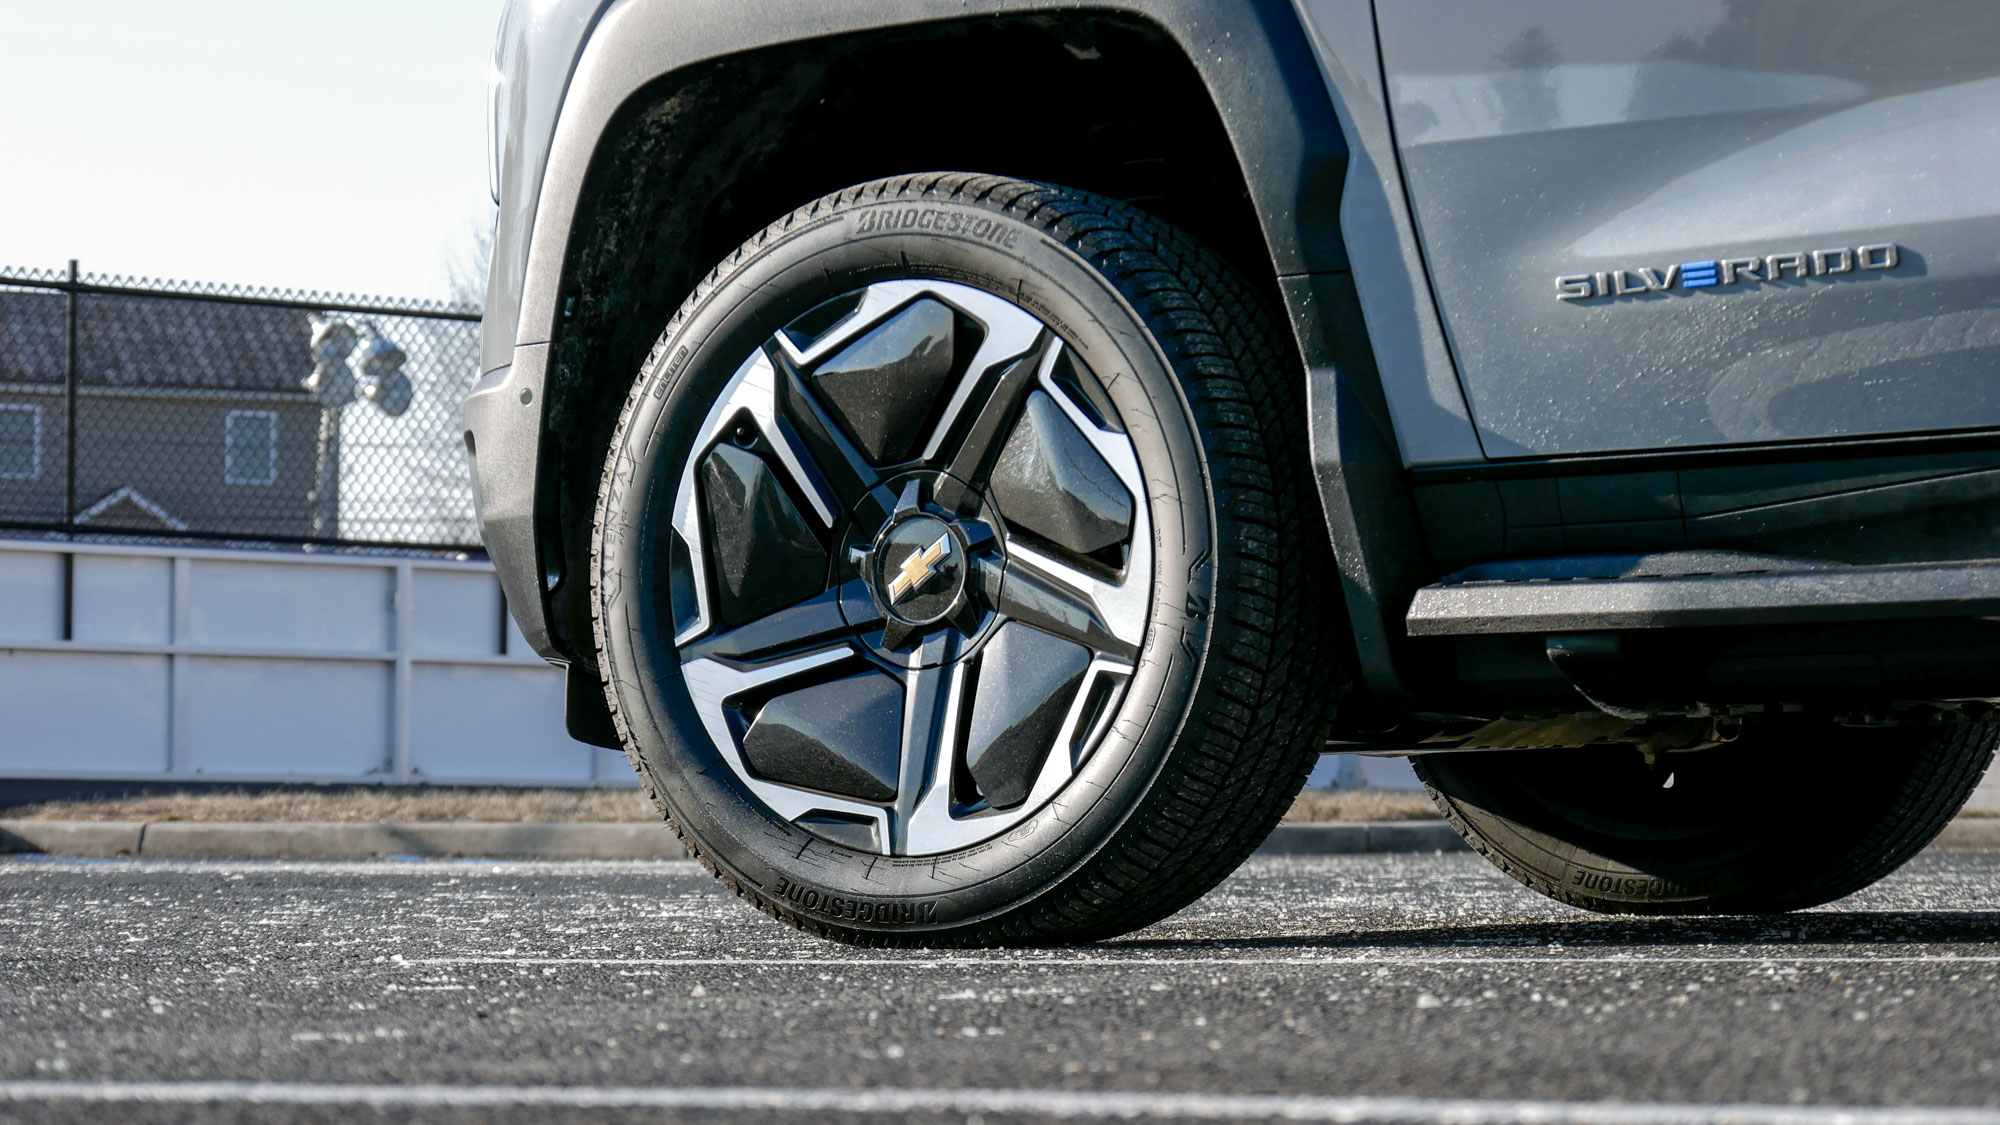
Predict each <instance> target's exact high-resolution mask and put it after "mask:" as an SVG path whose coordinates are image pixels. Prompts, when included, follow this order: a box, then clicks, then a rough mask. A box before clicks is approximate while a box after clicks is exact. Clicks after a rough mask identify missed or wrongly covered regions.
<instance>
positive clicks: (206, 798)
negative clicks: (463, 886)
mask: <svg viewBox="0 0 2000 1125" xmlns="http://www.w3.org/2000/svg"><path fill="white" fill-rule="evenodd" d="M658 815H659V814H658V813H656V812H655V811H654V810H653V806H652V803H651V802H649V801H647V800H646V798H645V797H643V796H641V795H640V794H639V792H638V791H637V790H634V789H452V788H442V787H439V788H417V789H387V788H372V787H354V788H327V789H321V788H314V789H282V790H273V791H267V792H257V793H251V792H244V791H242V790H202V791H195V792H184V793H160V794H154V795H150V796H141V797H107V798H102V799H85V800H72V801H45V802H42V803H40V804H33V805H20V806H16V807H12V808H4V807H0V817H7V818H19V819H26V820H143V821H160V820H194V821H209V822H215V821H305V820H339V821H360V822H371V823H372V822H375V821H427V820H429V821H437V820H452V821H487V822H495V821H499V822H508V823H518V822H521V821H651V820H654V819H656V818H657V817H658ZM1436 816H1437V810H1435V809H1434V808H1432V807H1431V803H1430V801H1429V799H1427V798H1426V797H1425V796H1424V795H1423V794H1422V793H1411V792H1406V791H1401V790H1386V789H1363V790H1357V791H1353V792H1338V791H1334V790H1327V789H1308V790H1306V791H1305V792H1304V793H1301V794H1299V799H1298V800H1297V801H1296V802H1294V803H1293V805H1292V808H1291V811H1290V812H1288V813H1286V814H1285V819H1286V820H1292V821H1329V820H1430V819H1433V818H1435V817H1436Z"/></svg>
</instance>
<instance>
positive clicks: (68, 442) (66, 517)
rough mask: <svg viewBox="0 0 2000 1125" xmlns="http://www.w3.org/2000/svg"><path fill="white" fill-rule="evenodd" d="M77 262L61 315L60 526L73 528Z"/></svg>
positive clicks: (73, 262)
mask: <svg viewBox="0 0 2000 1125" xmlns="http://www.w3.org/2000/svg"><path fill="white" fill-rule="evenodd" d="M79 280H80V275H79V274H78V273H77V269H76V259H75V258H71V259H70V260H69V290H68V298H69V299H68V300H67V301H65V302H64V304H65V306H66V307H65V309H64V315H63V351H64V358H63V444H64V446H65V457H64V461H63V465H64V468H63V518H62V522H63V526H64V527H66V528H69V529H71V530H74V529H75V528H76V286H77V282H78V281H79Z"/></svg>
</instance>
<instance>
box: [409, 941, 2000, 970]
mask: <svg viewBox="0 0 2000 1125" xmlns="http://www.w3.org/2000/svg"><path fill="white" fill-rule="evenodd" d="M1912 944H1916V943H1912ZM1818 962H1824V963H1827V964H1836V965H1851V964H1867V965H2000V955H1992V956H1989V955H1968V956H1961V955H1956V954H1949V953H1941V954H1888V955H1883V956H1870V955H1868V954H1861V953H1832V954H1815V953H1784V954H1770V955H1764V956H1741V957H1733V956H1717V957H1653V956H1647V955H1645V954H1630V953H1607V954H1597V955H1591V956H1568V955H1564V956H1537V955H1535V954H1533V953H1532V952H1527V953H1523V954H1522V955H1520V956H1515V957H1494V956H1467V957H1439V956H1428V955H1426V956H1402V955H1399V954H1395V953H1381V954H1369V955H1366V956H1361V955H1357V956H1352V957H979V958H927V959H914V958H913V959H910V960H891V959H888V958H879V957H877V958H869V957H405V958H403V959H401V960H392V961H389V962H387V964H389V965H392V966H394V965H408V966H420V967H426V968H435V967H439V966H448V965H461V966H472V965H518V966H521V967H524V968H527V967H545V966H560V965H575V966H579V967H582V968H615V969H651V968H674V967H680V966H685V967H690V968H737V967H746V966H747V967H758V966H770V967H772V968H820V967H825V966H829V965H832V966H839V967H841V968H855V969H864V968H885V969H976V968H980V967H982V966H984V967H994V968H1007V969H1039V968H1072V967H1073V968H1100V969H1101V968H1151V967H1160V968H1176V967H1180V968H1185V967H1193V968H1202V967H1206V966H1215V965H1285V966H1299V965H1305V966H1310V965H1330V966H1341V965H1361V966H1376V965H1542V964H1547V965H1606V964H1609V965H1620V966H1647V965H1790V964H1805V963H1818Z"/></svg>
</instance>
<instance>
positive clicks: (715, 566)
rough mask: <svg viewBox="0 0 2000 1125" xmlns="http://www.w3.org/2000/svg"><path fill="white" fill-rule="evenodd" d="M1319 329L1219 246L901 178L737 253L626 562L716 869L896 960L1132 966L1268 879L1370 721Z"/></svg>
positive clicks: (599, 542) (666, 338) (656, 723)
mask: <svg viewBox="0 0 2000 1125" xmlns="http://www.w3.org/2000/svg"><path fill="white" fill-rule="evenodd" d="M1283 339H1284V337H1283V335H1282V334H1281V332H1280V331H1279V329H1278V328H1277V326H1276V324H1275V323H1274V321H1273V319H1272V318H1271V317H1270V315H1269V314H1268V312H1267V311H1266V309H1265V308H1264V307H1263V304H1262V302H1261V301H1259V300H1258V299H1257V297H1256V296H1255V295H1254V294H1253V293H1252V291H1251V290H1250V289H1249V288H1248V286H1246V285H1245V284H1244V283H1243V282H1242V281H1241V280H1240V279H1239V278H1237V277H1236V276H1234V275H1233V274H1232V273H1231V272H1230V271H1229V270H1228V268H1227V267H1226V266H1224V265H1223V264H1222V263H1221V261H1220V260H1219V259H1217V258H1216V257H1215V256H1214V255H1212V254H1210V253H1209V252H1208V251H1206V250H1205V249H1203V248H1202V247H1200V246H1199V245H1197V244H1196V243H1195V242H1193V241H1192V240H1191V239H1189V238H1188V237H1187V236H1186V235H1184V234H1181V233H1180V232H1178V231H1176V230H1174V229H1173V228H1171V227H1169V226H1167V225H1166V224H1165V223H1163V222H1161V221H1160V220H1158V219H1157V218H1154V217H1152V216H1150V215H1147V214H1146V213H1144V212H1141V211H1139V210H1136V209H1134V208H1131V207H1128V206H1124V205H1122V204H1118V203H1115V202H1113V201H1110V200H1107V199H1103V198H1099V197H1096V196H1092V195H1088V194H1086V193H1083V192H1079V191H1075V190H1071V189H1067V188H1062V187H1058V186H1055V185H1050V184H1041V183H1032V182H1026V181H1020V180H1009V179H1003V178H998V177H990V176H975V175H968V174H930V175H924V176H916V177H907V178H898V179H893V180H885V181H878V182H875V183H870V184H864V185H861V186H859V187H855V188H851V189H848V190H846V191H843V192H840V193H838V194H836V195H833V196H829V197H827V198H825V199H822V200H820V201H818V202H816V203H814V204H811V205H809V206H807V207H804V208H801V209H800V210H798V211H797V212H794V213H793V214H792V215H790V216H788V217H786V218H784V219H781V220H780V221H778V222H777V223H775V224H773V225H772V226H770V227H769V228H767V229H766V230H764V231H763V232H762V233H760V234H758V235H757V236H755V237H754V238H752V239H751V240H750V241H749V242H748V243H746V244H745V245H744V246H743V247H741V248H740V249H738V250H737V251H736V252H734V253H732V254H731V255H730V256H729V257H728V258H726V259H724V260H723V261H722V262H721V263H720V264H719V265H718V266H717V267H716V268H715V270H714V272H713V273H712V274H710V275H709V277H708V278H706V279H705V280H703V281H702V282H701V283H700V284H699V285H698V286H697V288H696V289H695V291H694V293H693V294H692V295H691V296H690V297H689V299H688V301H687V303H686V304H685V305H684V306H683V307H682V309H681V310H680V312H679V313H677V314H676V315H675V317H674V318H673V320H672V322H670V323H669V324H668V325H667V326H666V331H665V334H664V335H662V336H661V338H660V340H659V343H658V344H657V345H656V346H655V348H654V350H653V353H652V356H651V358H650V359H649V360H648V361H647V363H646V365H645V367H644V369H643V370H642V371H641V372H640V373H639V377H638V379H637V381H636V383H635V385H634V387H633V390H632V395H631V398H630V399H629V401H628V403H627V405H626V408H625V412H624V414H623V416H622V417H621V419H620V421H619V423H618V428H617V432H616V435H615V437H614V439H613V446H612V449H611V451H610V457H609V459H608V462H607V464H606V467H605V476H604V482H603V485H602V489H601V492H600V498H599V507H598V512H597V529H596V535H595V538H594V542H593V549H594V563H593V574H592V577H593V581H594V585H595V594H596V597H595V607H594V608H595V610H596V630H597V643H598V656H599V661H600V667H601V669H602V671H603V675H604V677H605V681H606V694H607V698H608V699H609V702H610V705H611V709H612V713H613V717H614V719H615V720H616V722H617V726H618V730H619V733H620V736H621V738H622V739H623V741H624V743H625V746H626V747H627V751H628V753H629V755H630V756H631V758H632V761H633V764H634V765H635V766H636V767H637V769H638V771H639V774H640V777H641V779H642V781H643V782H644V784H645V786H646V788H647V789H648V791H649V792H650V793H651V794H652V796H653V797H654V799H655V800H656V801H657V802H658V803H659V804H660V806H661V808H662V809H663V810H664V811H665V812H666V814H667V817H668V819H669V821H670V822H671V823H672V825H673V827H674V828H675V830H676V831H677V832H678V833H679V834H680V836H681V838H682V839H683V840H684V841H685V842H686V844H687V846H688V848H689V850H690V851H691V852H692V853H693V854H694V855H695V856H696V857H698V858H699V859H700V860H701V861H702V862H703V863H704V864H706V865H707V866H708V867H709V869H710V870H711V871H713V872H714V873H715V874H716V875H717V876H719V877H720V878H721V879H722V880H723V882H724V883H725V884H727V885H728V886H729V887H730V888H731V889H733V890H734V891H736V892H737V893H738V894H740V895H741V896H743V897H744V898H746V899H748V900H749V901H750V902H752V903H754V904H755V905H756V906H758V907H759V908H761V909H762V910H764V911H766V912H768V913H770V914H771V915H773V916H774V917H777V918H779V919H781V920H783V921H786V922H789V923H791V924H792V925H795V926H798V927H799V928H801V929H805V930H808V931H811V932H813V933H817V934H820V935H823V936H826V937H830V938H835V939H838V940H841V941H847V942H854V943H859V944H869V945H993V944H1002V943H1039V942H1049V941H1075V940H1089V939H1095V938H1101V937H1106V936H1110V935H1115V934H1118V933H1122V932H1125V931H1127V930H1131V929H1134V928H1137V927H1139V926H1143V925H1146V924H1148V923H1151V922H1153V921H1156V920H1158V919H1160V918H1162V917H1165V916H1166V915H1168V914H1170V913H1172V912H1174V911H1176V910H1178V909H1180V908H1181V907H1182V906H1185V905H1186V904H1187V903H1189V902H1191V901H1193V900H1194V899H1195V898H1197V897H1199V896H1200V895H1201V894H1203V893H1205V892H1206V891H1207V890H1208V889H1209V888H1210V887H1212V886H1213V885H1214V884H1215V883H1216V882H1217V881H1219V880H1220V879H1222V878H1223V877H1224V876H1225V875H1227V874H1228V873H1229V872H1230V871H1231V870H1233V869H1234V868H1235V867H1236V866H1237V864H1239V863H1240V862H1241V861H1242V860H1243V859H1244V858H1245V857H1246V856H1248V855H1249V854H1250V852H1251V851H1252V850H1253V849H1254V848H1255V847H1256V846H1257V844H1258V843H1260V842H1261V841H1262V840H1263V839H1264V837H1265V836H1266V835H1267V834H1268V833H1269V832H1270V830H1271V828H1272V827H1273V826H1274V825H1275V824H1276V822H1277V821H1278V819H1279V817H1280V816H1281V815H1282V814H1283V812H1284V810H1285V808H1286V807H1287V804H1288V803H1289V801H1290V800H1291V798H1292V797H1293V796H1294V795H1295V794H1296V793H1297V791H1298V789H1299V788H1300V786H1301V785H1302V784H1303V783H1304V780H1305V776H1306V773H1307V772H1308V771H1309V770H1310V768H1311V766H1312V764H1313V762H1314V761H1315V760H1316V754H1317V751H1318V749H1319V745H1318V740H1319V736H1320V734H1321V728H1322V726H1323V718H1322V716H1323V714H1324V711H1325V709H1326V707H1327V701H1328V700H1329V699H1330V698H1331V697H1332V695H1333V693H1332V692H1331V691H1330V690H1329V687H1330V685H1329V684H1328V683H1327V676H1328V670H1327V667H1326V665H1325V664H1324V663H1323V658H1322V655H1321V654H1322V647H1321V637H1322V636H1323V635H1324V632H1323V627H1322V624H1321V612H1322V610H1321V607H1322V599H1323V598H1324V597H1325V591H1326V590H1327V588H1328V585H1329V584H1328V583H1327V582H1326V581H1325V580H1324V572H1323V568H1322V563H1323V559H1324V556H1325V554H1326V551H1325V547H1324V544H1325V542H1326V539H1325V534H1324V532H1323V531H1322V530H1321V529H1320V528H1319V527H1318V526H1317V520H1316V518H1315V517H1316V512H1317V510H1316V507H1315V505H1314V503H1313V493H1312V491H1311V488H1310V476H1309V473H1308V471H1307V469H1306V459H1305V456H1304V448H1305V436H1304V417H1305V415H1304V407H1303V404H1302V402H1301V401H1300V399H1301V391H1302V385H1301V384H1302V380H1301V378H1300V372H1299V371H1298V370H1297V364H1296V362H1292V361H1288V358H1287V353H1286V351H1284V350H1283V349H1282V348H1281V341H1282V340H1283ZM1030 340H1032V341H1033V343H1032V345H1030V344H1029V343H1028V341H1030ZM1002 341H1005V342H1006V343H1005V348H1004V349H1002V348H1001V345H1000V343H998V342H1002ZM989 355H990V356H991V357H992V358H982V357H988V356H989ZM1016 356H1020V357H1021V358H1019V359H1016V358H1014V357H1016ZM1009 388H1013V389H1009ZM989 419H991V421H990V422H989ZM1065 419H1067V420H1065ZM1010 433H1011V434H1012V437H1011V438H1010V437H1009V436H1008V435H1009V434H1010ZM1093 448H1095V449H1097V450H1098V452H1097V453H1092V452H1091V450H1092V449H1093ZM1050 450H1054V451H1055V452H1049V451H1050ZM1058 454H1059V455H1058ZM1100 455H1101V456H1100ZM1009 474H1011V476H1010V475H1009ZM1009 481H1012V484H1011V485H1010V484H1009ZM1064 497H1067V498H1068V499H1064ZM1128 497H1129V503H1128V500H1127V498H1128ZM1023 568H1025V569H1023ZM1038 573H1039V574H1040V575H1042V577H1040V578H1037V577H1036V575H1037V574H1038ZM1020 575H1025V577H1024V578H1023V577H1018V576H1020ZM1064 575H1067V576H1068V577H1063V576H1064ZM1093 576H1095V577H1093ZM1051 579H1053V581H1051ZM1017 581H1021V582H1025V583H1027V585H1025V586H1023V587H1020V589H1021V590H1023V591H1025V592H1024V593H1018V594H1017V593H1016V589H1017V588H1016V586H1015V583H1016V582H1017ZM1066 590H1067V591H1070V592H1069V593H1065V592H1064V591H1066ZM1079 592H1080V593H1079ZM1128 593H1129V594H1132V595H1133V596H1132V597H1126V596H1124V595H1125V594H1128ZM933 603H935V604H933ZM1086 661H1087V662H1088V667H1087V668H1084V667H1083V666H1084V664H1085V662H1086ZM1072 667H1075V668H1080V669H1082V670H1081V671H1074V672H1073V671H1069V670H1066V669H1070V668H1072ZM1078 676H1081V677H1084V678H1082V679H1081V680H1079V679H1077V678H1075V677H1078ZM1090 677H1096V678H1095V679H1092V678H1090ZM1079 684H1080V685H1081V686H1079ZM1095 684H1108V685H1109V686H1108V687H1105V688H1104V689H1102V694H1093V693H1095V692H1098V691H1099V690H1100V689H1099V688H1097V687H1094V686H1093V685H1095ZM989 701H998V702H995V703H992V704H991V706H992V708H993V713H994V714H1000V715H1003V716H1012V717H1008V718H1002V719H999V720H995V721H993V722H989V723H987V724H986V725H985V726H984V727H982V726H981V709H982V708H985V707H988V706H989ZM968 714H969V715H970V718H969V719H967V718H966V717H965V716H966V715H968ZM982 730H983V731H985V732H986V733H985V734H982V733H981V731H982ZM994 731H998V732H999V733H998V734H994V733H993V732H994ZM1022 732H1029V733H1027V734H1023V733H1022ZM1052 732H1053V734H1052ZM1052 738H1053V748H1052V746H1051V740H1052ZM982 739H984V741H981V740H982ZM975 745H976V746H978V747H981V750H980V751H979V753H980V755H981V756H980V757H979V758H978V760H977V761H975V760H974V751H973V750H972V749H970V748H971V747H974V746H975ZM994 747H1000V749H997V750H996V749H994Z"/></svg>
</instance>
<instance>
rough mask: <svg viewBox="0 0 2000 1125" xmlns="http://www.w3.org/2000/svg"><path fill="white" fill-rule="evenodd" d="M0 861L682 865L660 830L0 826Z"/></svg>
mask: <svg viewBox="0 0 2000 1125" xmlns="http://www.w3.org/2000/svg"><path fill="white" fill-rule="evenodd" d="M0 852H40V853H43V854H46V855H60V856H78V857H90V858H104V857H110V856H137V857H143V858H146V859H381V858H384V857H388V856H413V857H421V858H424V859H441V858H448V857H454V856H467V857H478V858H482V859H685V858H687V853H686V852H685V851H683V850H682V849H681V846H680V842H679V841H678V840H676V839H674V836H673V833H671V832H669V831H667V828H666V826H665V825H663V824H657V823H651V822H642V823H612V824H534V823H528V824H453V823H425V822H416V823H405V824H365V823H361V824H349V823H343V822H338V821H301V822H296V823H268V824H267V823H246V824H226V823H219V824H206V823H201V822H198V821H184V820H176V821H157V822H153V823H140V822H138V821H95V822H93V821H76V820H0Z"/></svg>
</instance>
